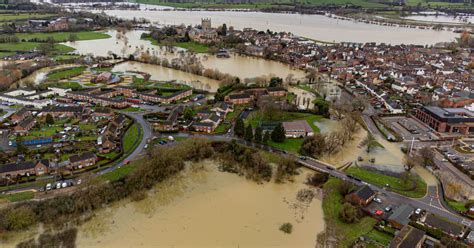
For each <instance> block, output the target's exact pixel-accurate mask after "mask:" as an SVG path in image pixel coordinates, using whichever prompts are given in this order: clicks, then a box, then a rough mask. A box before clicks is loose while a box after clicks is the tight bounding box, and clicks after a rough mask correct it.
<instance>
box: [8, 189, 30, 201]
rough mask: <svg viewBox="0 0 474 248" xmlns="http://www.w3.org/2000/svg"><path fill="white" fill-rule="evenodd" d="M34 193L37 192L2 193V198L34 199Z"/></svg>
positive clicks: (10, 199)
mask: <svg viewBox="0 0 474 248" xmlns="http://www.w3.org/2000/svg"><path fill="white" fill-rule="evenodd" d="M34 195H35V194H34V192H32V191H25V192H20V193H15V194H8V195H2V196H0V199H6V200H8V201H9V202H18V201H26V200H30V199H33V197H34Z"/></svg>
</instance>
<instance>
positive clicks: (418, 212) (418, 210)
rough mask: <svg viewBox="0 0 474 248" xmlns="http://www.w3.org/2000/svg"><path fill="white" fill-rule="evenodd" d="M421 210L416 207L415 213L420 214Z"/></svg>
mask: <svg viewBox="0 0 474 248" xmlns="http://www.w3.org/2000/svg"><path fill="white" fill-rule="evenodd" d="M421 212H423V210H421V208H417V209H416V210H415V214H416V215H419V214H421Z"/></svg>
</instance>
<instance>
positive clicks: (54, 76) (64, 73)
mask: <svg viewBox="0 0 474 248" xmlns="http://www.w3.org/2000/svg"><path fill="white" fill-rule="evenodd" d="M85 70H86V67H85V66H79V67H72V68H68V69H59V70H56V71H52V72H50V73H49V74H48V76H47V77H48V80H61V79H65V78H71V77H75V76H78V75H80V74H81V73H82V72H84V71H85Z"/></svg>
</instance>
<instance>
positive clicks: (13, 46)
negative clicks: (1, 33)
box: [0, 42, 74, 53]
mask: <svg viewBox="0 0 474 248" xmlns="http://www.w3.org/2000/svg"><path fill="white" fill-rule="evenodd" d="M40 45H41V43H39V42H18V43H0V50H1V51H3V52H5V51H7V52H16V51H19V52H29V51H33V50H35V49H39V47H40ZM72 51H74V48H72V47H69V46H66V45H62V44H55V45H54V48H53V52H58V53H69V52H72Z"/></svg>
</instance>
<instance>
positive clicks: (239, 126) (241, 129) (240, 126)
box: [234, 118, 245, 138]
mask: <svg viewBox="0 0 474 248" xmlns="http://www.w3.org/2000/svg"><path fill="white" fill-rule="evenodd" d="M234 134H235V136H237V137H240V138H242V137H244V134H245V124H244V120H243V119H242V118H238V119H237V121H236V122H235V125H234Z"/></svg>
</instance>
